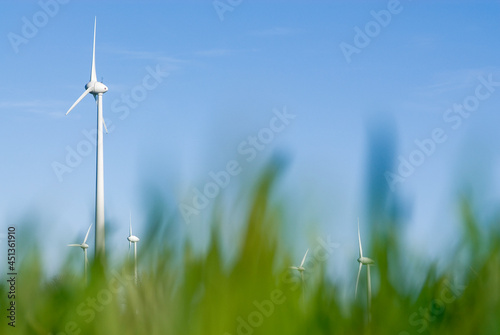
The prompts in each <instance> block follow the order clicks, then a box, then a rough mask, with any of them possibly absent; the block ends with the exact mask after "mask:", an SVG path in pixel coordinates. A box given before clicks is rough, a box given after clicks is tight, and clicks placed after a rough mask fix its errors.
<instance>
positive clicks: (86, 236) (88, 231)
mask: <svg viewBox="0 0 500 335" xmlns="http://www.w3.org/2000/svg"><path fill="white" fill-rule="evenodd" d="M91 228H92V224H90V227H89V230H87V235H85V239H84V240H83V243H85V242H87V238H88V237H89V233H90V229H91Z"/></svg>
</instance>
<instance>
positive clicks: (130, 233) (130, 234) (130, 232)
mask: <svg viewBox="0 0 500 335" xmlns="http://www.w3.org/2000/svg"><path fill="white" fill-rule="evenodd" d="M129 236H132V212H130V227H129Z"/></svg>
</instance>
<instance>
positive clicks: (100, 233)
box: [66, 18, 108, 258]
mask: <svg viewBox="0 0 500 335" xmlns="http://www.w3.org/2000/svg"><path fill="white" fill-rule="evenodd" d="M96 25H97V18H96V20H95V21H94V44H93V48H92V69H91V72H90V81H89V82H88V83H87V85H85V92H83V94H82V95H81V96H80V97H79V98H78V99H77V100H76V101H75V103H74V104H73V106H71V108H70V109H69V110H68V111H67V112H66V115H68V114H69V112H71V111H72V110H73V108H75V106H76V105H78V103H79V102H80V101H82V99H83V98H84V97H85V96H86V95H87V94H89V93H90V94H92V95H93V96H94V99H95V101H96V103H97V166H96V198H95V226H96V227H95V228H96V229H95V257H96V258H101V257H103V256H104V253H105V237H104V232H105V230H104V165H103V133H102V126H103V125H104V128H105V129H106V133H107V132H108V129H107V127H106V124H105V123H104V119H103V116H102V95H103V94H104V93H106V92H107V91H108V88H107V87H106V85H104V84H103V83H101V82H98V81H97V76H96V70H95V36H96Z"/></svg>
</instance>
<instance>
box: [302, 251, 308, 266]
mask: <svg viewBox="0 0 500 335" xmlns="http://www.w3.org/2000/svg"><path fill="white" fill-rule="evenodd" d="M308 252H309V249H307V251H306V253H305V255H304V258H302V263H300V266H303V265H304V262H305V261H306V257H307V253H308Z"/></svg>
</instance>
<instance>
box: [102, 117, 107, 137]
mask: <svg viewBox="0 0 500 335" xmlns="http://www.w3.org/2000/svg"><path fill="white" fill-rule="evenodd" d="M102 124H103V125H104V130H105V131H106V134H109V133H108V127H106V121H104V118H103V119H102Z"/></svg>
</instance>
